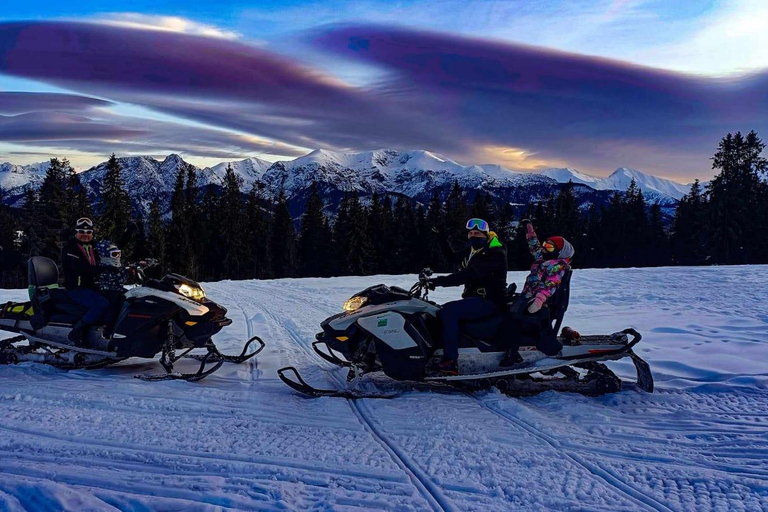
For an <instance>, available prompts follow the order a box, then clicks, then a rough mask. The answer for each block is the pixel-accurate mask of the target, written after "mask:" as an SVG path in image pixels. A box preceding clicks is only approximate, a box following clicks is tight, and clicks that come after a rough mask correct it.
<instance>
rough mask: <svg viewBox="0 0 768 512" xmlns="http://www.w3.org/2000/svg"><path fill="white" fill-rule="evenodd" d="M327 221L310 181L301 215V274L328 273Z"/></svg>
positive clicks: (299, 254)
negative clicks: (307, 196) (307, 195)
mask: <svg viewBox="0 0 768 512" xmlns="http://www.w3.org/2000/svg"><path fill="white" fill-rule="evenodd" d="M327 226H328V223H327V221H326V219H325V214H324V213H323V200H322V199H321V198H320V194H319V192H318V190H317V183H316V182H312V186H311V188H310V190H309V198H308V199H307V203H306V207H305V210H304V213H303V214H302V216H301V232H300V235H299V244H298V256H299V262H300V272H301V276H307V277H316V276H325V275H328V273H327V272H328V270H329V268H328V267H329V262H328V260H327V254H328V245H329V240H330V236H331V234H330V233H328V232H326V228H327Z"/></svg>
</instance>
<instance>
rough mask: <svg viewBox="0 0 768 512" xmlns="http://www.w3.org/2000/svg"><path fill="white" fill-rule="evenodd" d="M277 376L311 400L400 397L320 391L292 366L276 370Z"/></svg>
mask: <svg viewBox="0 0 768 512" xmlns="http://www.w3.org/2000/svg"><path fill="white" fill-rule="evenodd" d="M286 373H292V374H293V375H294V376H295V379H292V378H290V377H289V376H287V375H286ZM277 375H278V376H279V377H280V380H282V381H283V382H284V383H285V384H287V385H288V386H290V387H291V388H292V389H293V390H295V391H298V392H299V393H301V394H303V395H307V396H310V397H313V398H322V397H333V398H346V399H347V400H356V399H359V398H395V397H397V396H400V393H368V392H365V391H357V390H354V389H320V388H316V387H314V386H312V385H310V384H308V383H307V381H305V380H304V379H303V378H302V377H301V374H299V371H298V370H297V369H296V368H295V367H293V366H287V367H285V368H280V369H279V370H277Z"/></svg>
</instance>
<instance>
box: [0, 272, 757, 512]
mask: <svg viewBox="0 0 768 512" xmlns="http://www.w3.org/2000/svg"><path fill="white" fill-rule="evenodd" d="M510 278H512V279H515V280H516V281H517V282H518V283H520V282H521V281H522V278H523V274H522V273H511V274H510ZM414 280H415V276H378V277H354V278H334V279H296V280H291V279H287V280H279V281H243V282H221V283H212V284H210V285H208V286H207V290H208V294H209V295H210V296H211V297H212V298H213V299H214V300H217V301H219V302H221V303H223V304H224V305H226V306H227V307H228V308H229V309H230V316H231V317H232V319H233V320H234V324H233V325H232V326H230V327H228V328H226V329H225V330H224V331H223V332H222V333H220V334H219V335H218V336H217V337H216V341H217V343H218V344H219V345H220V346H221V347H222V348H223V349H228V351H229V352H236V351H238V349H239V347H240V345H241V343H242V341H243V340H244V339H246V338H247V337H248V336H250V335H252V334H258V335H260V336H262V337H263V338H264V339H265V340H266V341H267V343H268V347H267V349H265V351H264V352H263V353H262V354H261V355H260V356H259V357H258V364H257V363H255V362H254V363H251V364H247V363H246V364H244V365H240V366H236V365H229V366H226V367H225V368H224V369H222V370H221V371H219V372H218V373H216V374H215V375H213V376H211V377H209V378H208V379H206V380H204V381H202V382H199V383H185V382H159V383H151V382H144V381H139V380H136V379H133V378H132V375H134V374H136V373H140V372H148V371H156V370H158V369H159V368H158V364H157V363H156V362H147V361H145V360H138V359H135V360H130V361H127V362H125V363H123V364H121V365H119V366H117V367H114V368H107V369H102V370H93V371H72V372H65V371H60V370H56V369H52V368H49V367H45V366H42V365H37V364H24V365H20V366H5V367H0V472H1V473H2V475H0V510H4V511H5V510H35V511H38V510H79V511H81V510H136V511H139V510H185V511H186V510H219V509H240V510H363V509H365V510H370V509H384V510H398V511H406V510H430V509H431V510H457V511H458V510H461V511H465V510H478V511H487V510H510V509H520V510H611V511H614V510H645V509H654V510H697V511H703V510H724V511H725V510H766V509H768V310H767V309H766V305H765V302H766V298H768V296H767V295H766V290H767V289H768V267H766V266H763V267H757V266H753V267H720V268H716V267H712V268H665V269H629V270H577V271H576V272H575V273H574V277H573V291H572V298H571V308H570V310H569V313H568V315H567V316H566V324H568V325H571V326H573V327H574V328H576V329H578V330H579V331H580V332H582V333H601V332H613V331H617V330H620V329H623V328H625V327H629V326H632V327H635V328H636V329H638V330H639V331H641V332H642V333H643V334H644V340H643V341H642V342H641V344H640V345H639V346H638V352H639V353H640V354H641V355H642V356H643V357H644V358H645V359H646V360H647V361H648V362H649V363H650V365H651V368H652V369H653V371H654V375H655V377H656V383H657V388H658V390H657V392H656V393H654V394H645V393H642V392H639V391H637V390H636V389H634V387H633V386H631V385H627V386H625V390H624V391H623V392H621V393H618V394H614V395H610V396H604V397H601V398H586V397H582V396H579V395H573V394H557V393H554V392H549V393H544V394H542V395H539V396H537V397H533V398H526V399H513V398H509V397H506V396H504V395H502V394H499V393H498V392H493V391H485V392H479V393H476V394H473V395H468V394H461V393H447V392H445V391H444V390H443V391H438V390H435V391H425V390H422V389H420V390H414V389H411V388H409V387H407V386H403V390H404V391H405V392H404V394H403V395H401V396H399V397H398V398H395V399H393V400H358V401H347V400H342V399H331V398H323V399H308V398H304V397H301V396H297V395H295V394H294V393H292V392H291V390H290V389H289V388H287V387H286V386H285V385H283V384H282V383H281V382H280V381H279V380H278V378H277V376H276V374H275V370H276V369H277V368H280V367H282V366H286V365H295V366H297V367H298V368H299V369H300V370H301V371H302V373H303V374H304V376H305V377H306V378H307V380H309V381H310V382H312V383H314V384H316V385H320V386H325V387H328V386H333V385H338V384H339V382H340V381H342V380H343V371H342V370H333V369H330V368H329V367H328V365H326V364H325V363H324V362H323V361H322V360H320V359H319V358H318V357H316V356H315V355H314V354H313V353H312V351H311V348H310V343H311V341H312V340H313V336H314V333H315V332H316V331H317V330H318V325H319V323H320V321H321V320H322V319H324V318H325V317H327V316H329V315H330V314H332V313H335V312H337V311H338V310H339V307H340V304H341V303H342V302H343V301H344V300H345V299H346V298H348V297H349V296H350V295H352V294H353V293H354V292H356V291H359V290H360V289H362V288H364V287H366V286H368V285H371V284H375V283H378V282H386V283H388V284H395V285H400V286H409V285H410V284H412V282H413V281H414ZM25 294H26V292H25V291H22V290H18V291H0V301H5V300H21V299H23V298H24V296H25ZM457 296H458V290H456V289H449V290H439V291H438V292H437V293H435V294H434V295H433V298H435V299H437V300H440V301H442V300H450V299H453V298H456V297H457ZM613 368H614V370H615V371H617V373H619V374H620V375H621V376H623V377H626V378H627V379H631V378H634V369H633V367H632V365H631V363H626V364H625V363H621V362H620V363H613ZM364 384H366V383H364ZM367 385H371V383H367Z"/></svg>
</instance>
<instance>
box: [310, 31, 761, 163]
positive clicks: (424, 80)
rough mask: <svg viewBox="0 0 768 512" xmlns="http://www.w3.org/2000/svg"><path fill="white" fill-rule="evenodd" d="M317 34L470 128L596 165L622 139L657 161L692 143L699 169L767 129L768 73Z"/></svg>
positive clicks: (449, 39) (322, 43)
mask: <svg viewBox="0 0 768 512" xmlns="http://www.w3.org/2000/svg"><path fill="white" fill-rule="evenodd" d="M313 42H314V44H315V45H317V46H319V47H321V48H323V49H326V50H329V51H332V52H334V53H336V54H338V55H341V56H343V57H345V58H352V59H358V60H359V61H361V62H363V63H366V64H374V65H377V66H379V67H381V68H383V69H386V70H388V71H390V81H389V83H388V84H386V85H385V86H384V87H386V88H389V89H391V90H392V91H403V90H404V91H406V92H405V94H408V95H410V96H411V97H413V98H416V97H420V98H421V99H422V100H423V101H424V102H426V104H427V105H430V107H429V108H431V109H434V110H438V109H442V110H443V111H444V112H450V114H449V115H450V116H451V117H452V118H453V119H458V120H460V124H461V126H462V127H463V131H464V133H463V135H464V136H467V137H471V138H477V139H478V140H489V141H493V142H495V143H499V144H501V143H507V144H509V145H512V146H521V147H526V148H530V149H534V150H537V151H540V152H542V153H544V154H547V155H551V156H557V157H560V158H566V159H569V160H571V159H580V160H581V161H583V162H587V164H588V166H589V167H593V168H594V167H599V166H601V165H602V166H603V167H606V156H607V155H606V145H609V144H617V145H620V146H630V145H631V146H634V147H635V149H637V148H641V147H644V148H645V149H646V150H647V151H648V152H650V151H657V149H663V150H664V151H663V153H665V154H660V155H658V156H659V158H655V157H654V155H653V154H646V155H645V157H644V158H643V160H645V161H644V162H643V164H644V165H648V164H651V165H653V166H654V167H656V168H658V169H663V168H665V160H666V159H667V158H668V157H669V155H670V154H674V153H678V154H681V153H682V154H685V155H686V156H687V157H689V158H691V164H689V167H688V168H687V169H680V170H682V171H688V172H692V173H697V174H699V175H700V174H701V173H702V172H706V170H707V169H708V167H709V165H708V162H707V157H708V156H709V154H710V153H711V151H712V150H713V148H714V146H715V145H716V143H717V141H718V139H719V138H720V137H721V136H722V135H723V134H724V133H725V132H726V131H729V130H736V129H741V130H746V129H751V128H754V129H757V130H761V129H762V130H763V131H765V130H766V129H768V117H767V116H766V114H768V94H766V91H768V74H766V73H763V74H759V75H754V76H750V77H742V78H739V79H733V80H724V79H714V78H704V77H697V76H691V75H684V74H679V73H672V72H667V71H661V70H656V69H651V68H646V67H641V66H635V65H630V64H626V63H621V62H617V61H611V60H607V59H599V58H594V57H586V56H580V55H574V54H568V53H564V52H556V51H550V50H544V49H540V48H534V47H530V46H524V45H515V44H508V43H500V42H493V41H485V40H478V39H468V38H463V37H453V36H450V35H445V34H435V33H425V32H419V31H413V30H406V29H397V28H390V27H372V26H362V27H342V28H332V29H330V30H327V31H325V32H323V33H320V34H318V35H316V36H315V37H314V38H313ZM409 89H410V90H409ZM457 135H458V134H457ZM654 148H656V149H654ZM634 152H635V153H637V151H634ZM613 158H614V159H617V158H621V154H620V153H618V152H617V154H614V155H613ZM678 160H679V159H678Z"/></svg>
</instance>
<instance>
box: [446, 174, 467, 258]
mask: <svg viewBox="0 0 768 512" xmlns="http://www.w3.org/2000/svg"><path fill="white" fill-rule="evenodd" d="M468 219H469V208H468V206H467V200H466V198H465V197H464V191H463V190H462V189H461V186H460V185H459V182H458V180H456V181H454V183H453V187H452V188H451V191H450V193H449V194H448V197H447V198H446V200H445V230H446V234H447V236H448V238H449V240H450V242H451V244H452V245H453V246H454V247H456V248H458V247H459V246H460V245H464V244H466V243H467V239H466V233H465V231H464V227H465V226H466V225H467V220H468Z"/></svg>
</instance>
